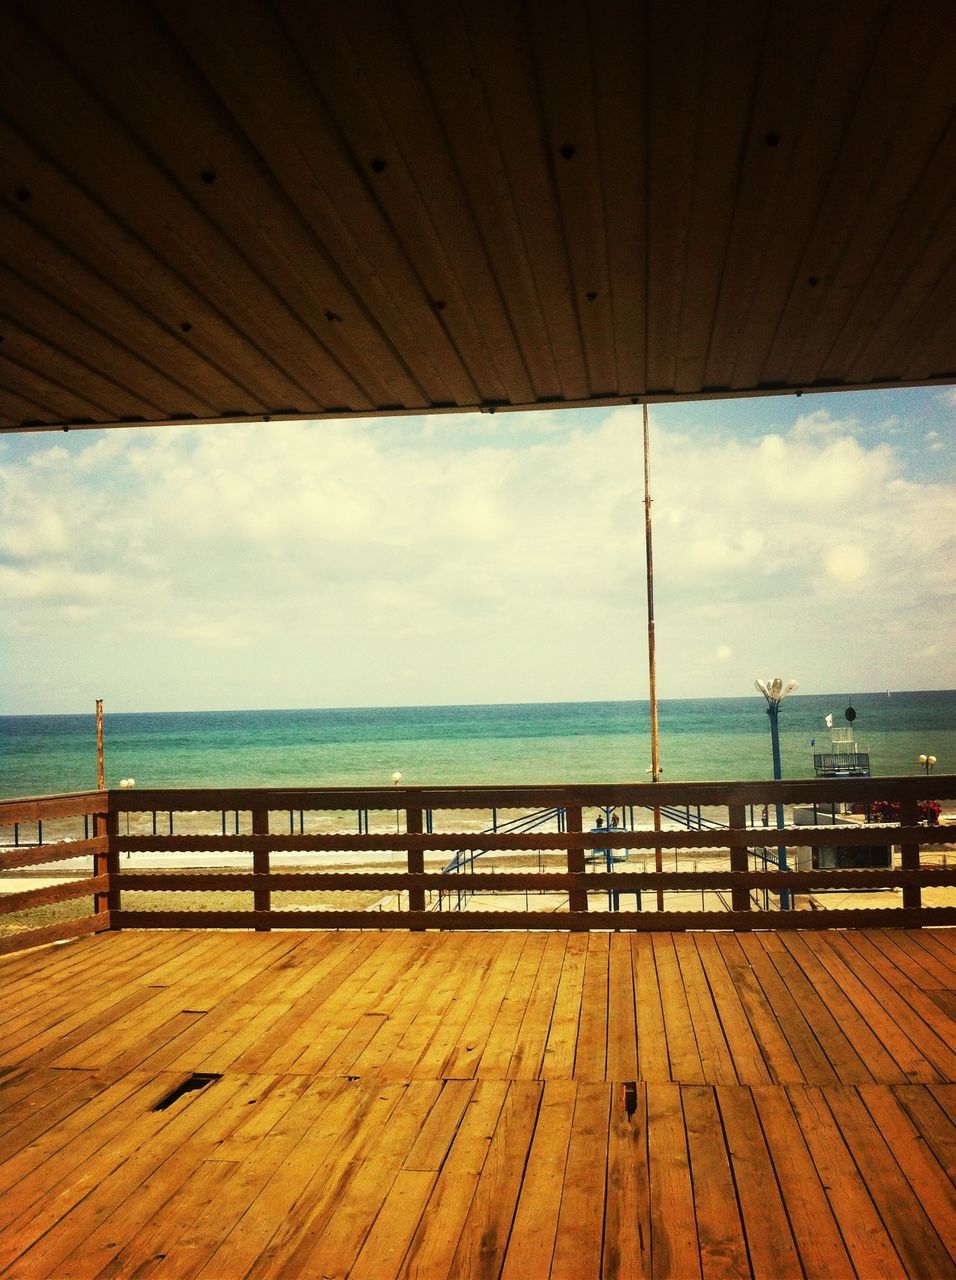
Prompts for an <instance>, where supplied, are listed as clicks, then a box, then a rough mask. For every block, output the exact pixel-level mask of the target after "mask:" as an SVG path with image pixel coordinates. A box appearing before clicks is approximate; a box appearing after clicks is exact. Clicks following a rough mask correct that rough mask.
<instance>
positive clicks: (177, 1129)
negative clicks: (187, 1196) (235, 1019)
mask: <svg viewBox="0 0 956 1280" xmlns="http://www.w3.org/2000/svg"><path fill="white" fill-rule="evenodd" d="M242 1087H243V1082H242V1081H241V1080H238V1079H237V1080H233V1081H228V1082H223V1081H218V1082H217V1084H216V1085H215V1086H212V1087H210V1088H208V1089H205V1090H203V1091H202V1092H201V1093H199V1094H197V1095H196V1096H195V1097H194V1098H192V1099H190V1100H189V1101H188V1103H187V1104H185V1105H184V1106H182V1108H181V1109H177V1110H176V1112H175V1114H174V1115H173V1113H172V1112H169V1113H160V1114H158V1115H157V1113H152V1114H151V1115H149V1116H148V1117H146V1119H147V1120H148V1121H149V1122H150V1123H146V1124H144V1125H143V1128H142V1132H143V1138H144V1140H142V1141H141V1142H139V1144H138V1145H137V1138H136V1137H134V1136H133V1135H132V1134H131V1133H129V1132H128V1133H127V1135H126V1136H125V1138H124V1141H123V1143H122V1145H121V1148H120V1149H121V1151H122V1153H123V1154H124V1156H125V1158H121V1159H119V1160H117V1154H116V1151H115V1150H106V1151H100V1152H98V1153H97V1158H96V1159H95V1160H93V1161H90V1162H89V1163H87V1165H86V1166H85V1167H84V1169H83V1172H82V1174H81V1176H80V1177H79V1178H78V1179H76V1180H73V1181H71V1182H70V1184H69V1185H67V1186H66V1187H65V1188H64V1189H63V1190H62V1191H61V1192H60V1193H59V1194H58V1195H56V1196H54V1197H53V1198H52V1199H51V1200H48V1201H46V1202H45V1203H44V1204H43V1206H42V1208H41V1209H40V1210H39V1211H31V1213H30V1218H29V1221H28V1222H25V1223H24V1222H22V1220H21V1222H20V1223H17V1224H14V1225H13V1226H12V1227H11V1229H10V1231H9V1232H8V1233H7V1236H6V1237H5V1239H4V1241H3V1243H2V1244H0V1267H2V1266H4V1265H7V1264H8V1263H9V1262H11V1261H12V1259H13V1258H16V1259H17V1264H18V1267H19V1268H21V1269H22V1272H23V1274H24V1275H30V1276H49V1275H56V1276H58V1277H59V1276H62V1274H63V1268H64V1263H65V1260H66V1259H67V1258H69V1257H70V1255H71V1254H73V1253H74V1252H75V1251H76V1250H77V1249H79V1248H80V1246H82V1245H83V1243H84V1242H85V1241H86V1240H87V1239H88V1238H89V1237H90V1236H91V1235H92V1234H93V1233H94V1232H95V1231H96V1230H97V1228H98V1227H99V1226H100V1225H101V1223H103V1222H104V1221H105V1220H106V1219H107V1218H108V1217H109V1216H110V1215H111V1214H112V1213H113V1212H114V1210H116V1209H117V1208H118V1207H122V1206H123V1205H124V1204H125V1203H126V1201H127V1200H128V1198H129V1197H130V1196H131V1195H132V1194H133V1192H134V1191H135V1190H136V1188H137V1187H138V1186H139V1184H140V1182H142V1181H143V1180H144V1179H145V1178H147V1177H148V1176H149V1175H150V1174H151V1173H152V1172H153V1171H154V1170H156V1169H160V1168H163V1167H165V1172H166V1174H167V1175H172V1177H173V1180H174V1181H175V1179H176V1176H177V1175H180V1174H182V1175H184V1174H185V1173H186V1172H188V1171H189V1169H191V1168H192V1167H193V1165H194V1162H195V1158H196V1157H195V1154H194V1152H193V1151H192V1150H190V1149H189V1148H188V1146H186V1145H185V1144H186V1140H187V1139H188V1138H189V1137H190V1136H191V1135H192V1134H194V1133H195V1132H196V1130H198V1129H200V1128H201V1127H202V1126H204V1125H211V1126H212V1127H214V1128H216V1127H221V1126H222V1125H223V1124H224V1123H225V1122H226V1120H227V1116H228V1104H229V1102H231V1101H232V1100H233V1099H234V1098H235V1097H236V1095H237V1094H239V1093H240V1091H241V1089H242ZM170 1115H172V1117H173V1118H171V1119H169V1118H168V1116H170ZM31 1238H32V1239H31ZM27 1240H31V1242H30V1243H28V1244H27ZM25 1244H26V1248H24V1245H25Z"/></svg>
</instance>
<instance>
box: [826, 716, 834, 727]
mask: <svg viewBox="0 0 956 1280" xmlns="http://www.w3.org/2000/svg"><path fill="white" fill-rule="evenodd" d="M827 728H828V729H832V728H833V713H832V712H831V713H830V715H828V716H827Z"/></svg>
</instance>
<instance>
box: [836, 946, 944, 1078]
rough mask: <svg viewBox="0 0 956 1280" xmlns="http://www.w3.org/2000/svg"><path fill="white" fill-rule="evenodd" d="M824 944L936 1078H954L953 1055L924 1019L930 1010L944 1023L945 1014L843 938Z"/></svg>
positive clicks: (920, 993)
mask: <svg viewBox="0 0 956 1280" xmlns="http://www.w3.org/2000/svg"><path fill="white" fill-rule="evenodd" d="M824 945H826V946H827V947H829V948H830V949H831V951H833V952H834V953H836V955H838V956H839V958H840V960H841V961H842V962H843V963H844V964H845V965H846V967H847V968H848V969H849V970H850V971H851V972H852V973H853V974H854V976H855V977H856V978H857V979H859V980H860V981H861V982H862V983H864V984H865V987H866V990H867V991H868V992H870V993H871V994H872V997H873V999H875V1000H878V1001H879V1002H880V1004H881V1005H882V1007H883V1009H884V1010H885V1011H886V1013H888V1014H890V1015H891V1016H892V1019H893V1022H894V1023H895V1025H896V1026H898V1027H899V1028H900V1029H901V1030H902V1031H903V1032H904V1034H905V1035H906V1036H908V1037H909V1039H910V1040H911V1041H912V1043H913V1044H914V1045H915V1046H916V1048H917V1050H918V1051H919V1052H920V1054H922V1056H923V1058H924V1059H925V1060H926V1061H927V1062H928V1063H931V1064H932V1068H933V1069H934V1070H935V1072H936V1073H937V1075H938V1078H939V1079H941V1080H947V1079H949V1080H951V1079H953V1077H954V1073H956V1052H954V1051H953V1050H952V1049H951V1048H950V1046H949V1045H948V1044H947V1043H946V1042H945V1041H944V1040H942V1039H941V1038H940V1037H939V1035H938V1034H937V1031H936V1027H935V1026H933V1025H932V1024H931V1023H929V1022H927V1021H926V1018H925V1017H924V1016H923V1012H924V1011H925V1008H926V1007H929V1009H930V1010H931V1013H930V1017H932V1018H933V1020H934V1021H935V1020H936V1018H937V1015H938V1017H939V1019H940V1020H941V1021H942V1020H944V1019H945V1015H944V1014H943V1013H942V1012H941V1011H939V1010H938V1009H937V1006H935V1005H934V1004H933V1002H932V1001H931V1000H925V1002H923V1001H920V997H922V996H923V993H922V992H921V991H918V990H917V988H915V987H907V986H905V985H904V984H903V983H902V982H899V981H894V979H893V974H892V972H891V971H889V970H888V969H887V968H886V967H885V966H882V965H880V964H879V963H877V964H873V963H872V962H871V960H870V959H869V958H866V959H864V957H863V956H862V955H861V954H860V952H859V950H858V949H857V948H856V947H855V946H854V944H853V943H852V942H851V941H849V940H848V939H847V938H845V937H843V936H842V935H840V934H837V935H835V936H832V937H830V936H828V937H827V938H826V941H825V944H824ZM897 972H899V971H898V970H897ZM902 976H903V975H900V977H902ZM917 1001H920V1003H923V1004H924V1008H923V1009H921V1010H920V1011H919V1012H917V1010H916V1008H915V1005H916V1003H917ZM947 1021H948V1020H947Z"/></svg>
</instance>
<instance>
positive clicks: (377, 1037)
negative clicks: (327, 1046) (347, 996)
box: [297, 935, 436, 1076]
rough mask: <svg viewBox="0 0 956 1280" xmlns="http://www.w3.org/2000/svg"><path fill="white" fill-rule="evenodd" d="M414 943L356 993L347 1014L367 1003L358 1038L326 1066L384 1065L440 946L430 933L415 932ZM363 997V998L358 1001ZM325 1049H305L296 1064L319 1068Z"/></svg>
mask: <svg viewBox="0 0 956 1280" xmlns="http://www.w3.org/2000/svg"><path fill="white" fill-rule="evenodd" d="M412 941H413V944H414V946H413V949H411V950H410V951H408V952H403V953H402V954H401V955H400V957H399V962H398V967H397V968H392V967H389V966H386V965H383V966H382V967H380V968H379V969H378V970H377V971H376V973H375V975H374V979H371V978H370V980H369V981H368V982H367V983H366V985H365V986H364V987H363V988H362V989H361V991H360V992H359V993H358V995H357V996H356V998H355V1000H354V1002H353V1004H352V1006H351V1007H350V1008H347V1009H346V1010H345V1013H346V1015H349V1016H354V1014H355V1013H356V1012H357V1011H358V1010H359V1009H360V1008H363V1007H364V1013H363V1015H362V1021H363V1022H365V1023H366V1024H367V1026H366V1027H365V1028H363V1029H362V1032H361V1034H360V1035H359V1037H358V1039H357V1042H356V1043H355V1044H352V1043H350V1035H346V1037H345V1038H344V1040H342V1042H341V1043H340V1044H339V1045H338V1046H337V1048H336V1049H334V1050H333V1052H332V1053H331V1054H330V1055H329V1057H328V1058H327V1059H326V1061H325V1062H324V1063H322V1067H321V1069H322V1070H323V1071H325V1072H334V1073H336V1074H341V1075H360V1076H365V1075H366V1074H369V1073H374V1072H377V1071H379V1069H380V1068H381V1066H382V1064H383V1063H385V1062H387V1061H388V1058H389V1055H390V1053H391V1052H392V1050H393V1049H394V1047H395V1045H396V1044H397V1043H398V1042H399V1041H400V1040H401V1038H402V1036H403V1035H404V1033H405V1031H406V1030H407V1028H408V1026H409V1024H410V1023H411V1020H412V1018H413V1016H414V1012H415V1001H414V999H413V998H412V996H413V992H414V990H415V988H416V986H417V985H419V984H420V983H422V982H429V981H431V973H430V970H429V962H430V960H431V957H432V954H433V952H434V950H435V943H436V939H435V938H434V937H428V936H427V935H424V936H422V935H412ZM359 1002H361V1003H359ZM365 1030H368V1031H370V1032H371V1034H370V1035H368V1036H367V1037H366V1035H365ZM320 1058H321V1054H320V1053H319V1052H317V1053H316V1055H315V1057H314V1058H313V1057H312V1055H311V1051H310V1050H306V1052H305V1053H303V1055H302V1057H301V1058H300V1059H299V1062H298V1064H297V1069H299V1070H305V1071H309V1070H314V1069H316V1067H317V1065H318V1062H319V1061H320Z"/></svg>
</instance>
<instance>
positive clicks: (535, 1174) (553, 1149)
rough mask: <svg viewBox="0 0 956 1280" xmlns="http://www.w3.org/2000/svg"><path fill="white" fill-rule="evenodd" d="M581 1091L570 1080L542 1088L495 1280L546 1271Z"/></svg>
mask: <svg viewBox="0 0 956 1280" xmlns="http://www.w3.org/2000/svg"><path fill="white" fill-rule="evenodd" d="M583 1087H586V1086H579V1085H577V1084H576V1083H575V1082H574V1081H573V1080H549V1081H548V1082H547V1083H546V1084H545V1086H544V1090H543V1092H542V1095H541V1108H540V1110H539V1112H538V1119H537V1124H536V1126H535V1130H534V1138H533V1140H532V1142H531V1146H530V1149H529V1151H528V1161H527V1165H526V1167H525V1172H524V1177H523V1179H522V1182H521V1193H520V1195H519V1197H518V1205H517V1208H516V1210H515V1218H514V1224H513V1225H512V1228H511V1236H510V1239H509V1241H508V1253H507V1257H506V1258H505V1264H504V1267H503V1269H502V1272H501V1280H528V1277H529V1276H547V1275H548V1274H549V1273H550V1271H551V1258H552V1255H553V1253H554V1242H555V1238H556V1236H557V1232H558V1215H559V1213H560V1211H561V1196H560V1194H558V1193H557V1188H559V1187H561V1186H563V1185H564V1175H565V1168H566V1166H567V1162H568V1147H569V1145H570V1142H571V1131H572V1128H573V1122H574V1111H575V1100H576V1097H577V1093H578V1089H579V1088H583Z"/></svg>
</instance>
